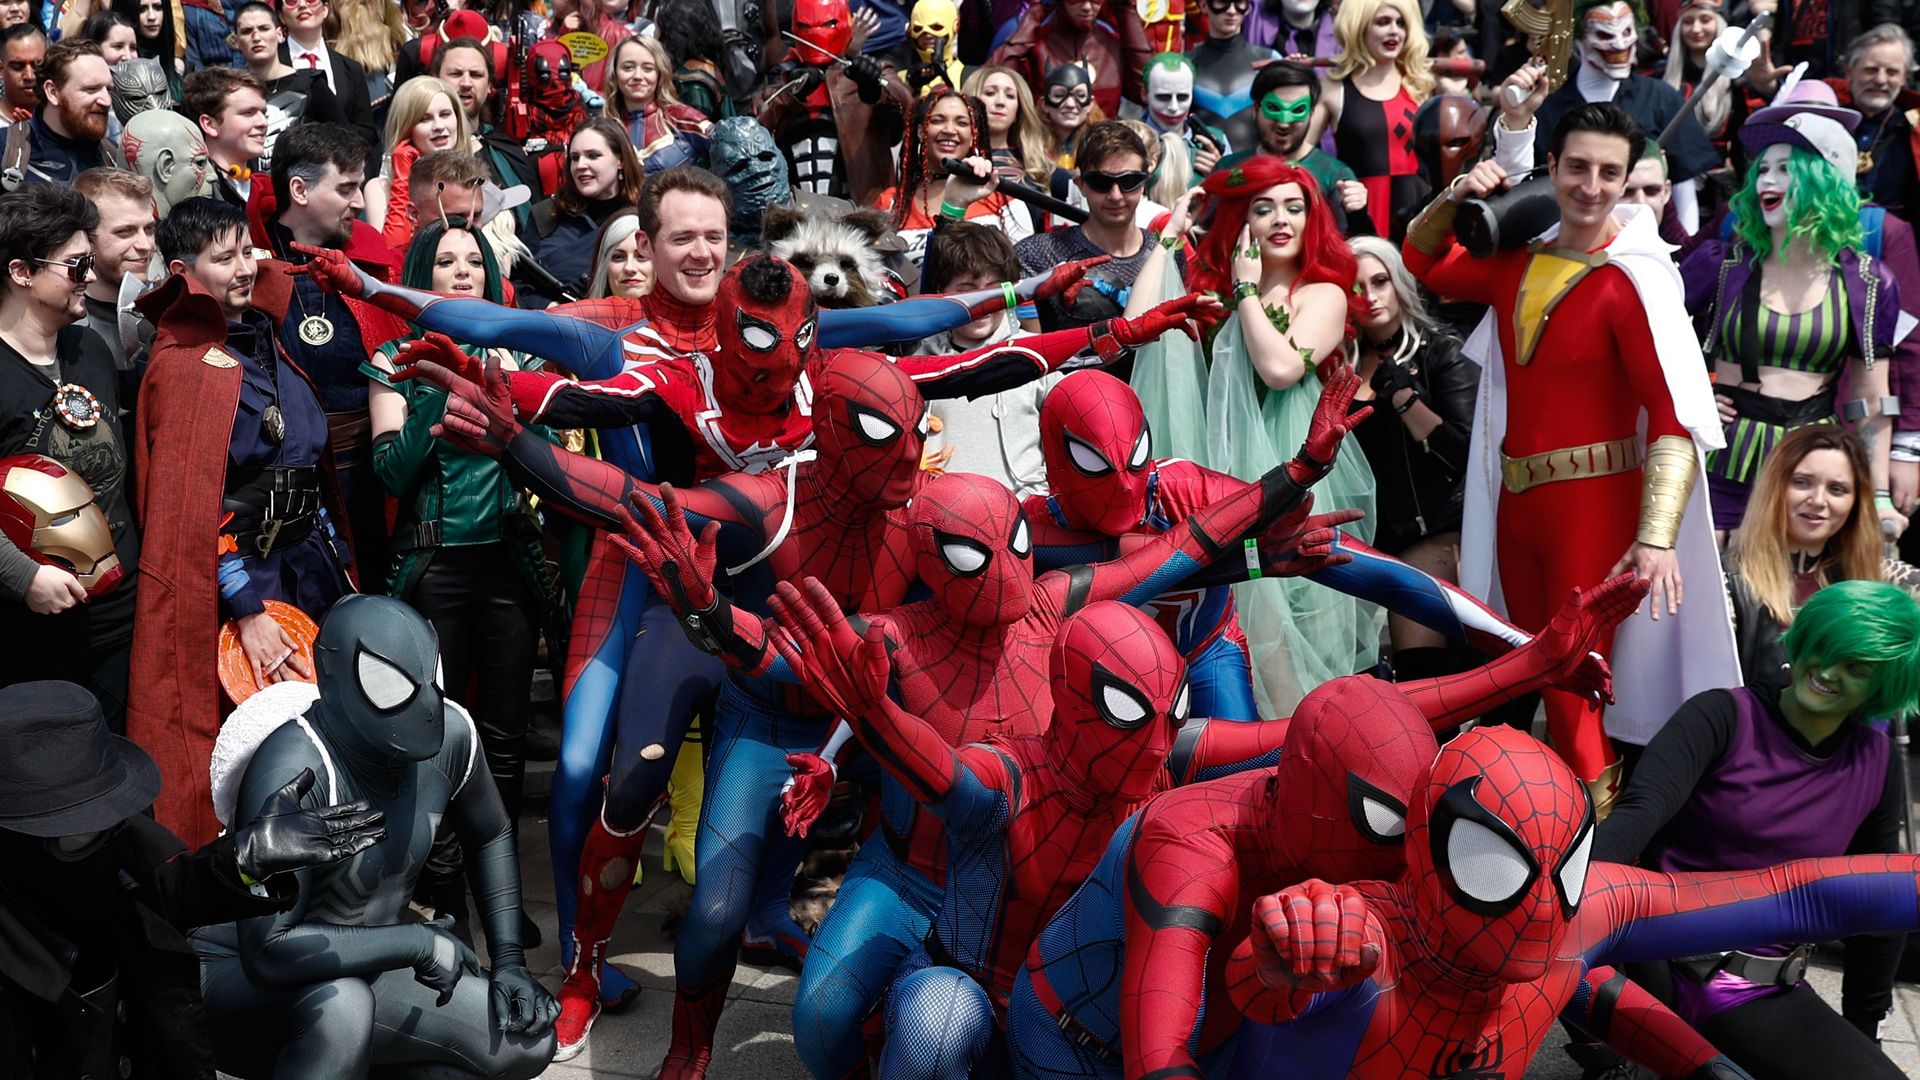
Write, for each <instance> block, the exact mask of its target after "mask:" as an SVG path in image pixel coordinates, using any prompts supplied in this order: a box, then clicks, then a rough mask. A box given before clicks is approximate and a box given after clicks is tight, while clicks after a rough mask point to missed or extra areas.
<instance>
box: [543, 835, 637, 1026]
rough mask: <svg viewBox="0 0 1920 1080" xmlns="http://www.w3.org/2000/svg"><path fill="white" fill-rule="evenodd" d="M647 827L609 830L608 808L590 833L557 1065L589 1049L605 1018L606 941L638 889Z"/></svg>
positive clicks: (584, 854)
mask: <svg viewBox="0 0 1920 1080" xmlns="http://www.w3.org/2000/svg"><path fill="white" fill-rule="evenodd" d="M646 839H647V827H646V825H645V824H644V823H643V824H641V825H640V827H638V828H636V829H634V830H633V831H632V832H630V833H618V832H615V831H613V829H612V828H610V827H609V826H608V825H607V816H606V808H605V806H604V805H603V806H602V807H601V811H600V816H599V817H597V818H596V819H595V820H594V823H593V828H592V829H590V830H588V832H587V842H586V844H585V846H583V847H582V848H581V851H580V899H579V901H578V907H576V908H575V910H574V916H573V964H572V966H571V967H569V968H568V969H567V979H566V981H565V982H564V983H562V984H561V985H560V1018H559V1019H558V1020H556V1021H554V1025H553V1030H554V1037H555V1042H556V1044H557V1047H556V1049H555V1051H554V1055H553V1059H554V1060H555V1061H566V1060H567V1059H568V1058H571V1057H573V1056H575V1055H577V1054H579V1053H580V1051H582V1050H584V1049H586V1046H587V1031H588V1029H590V1028H592V1027H593V1022H594V1020H595V1019H596V1018H598V1017H599V1015H600V965H601V964H602V963H603V962H605V960H606V953H607V940H608V939H609V938H611V937H613V924H614V923H615V922H616V921H617V920H618V919H619V918H620V906H621V905H622V904H624V903H626V901H627V893H628V892H629V891H631V890H632V889H633V868H634V865H635V864H636V863H637V862H638V861H639V859H640V848H641V846H642V845H643V844H644V843H645V842H646Z"/></svg>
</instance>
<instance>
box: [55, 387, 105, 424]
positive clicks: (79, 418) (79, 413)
mask: <svg viewBox="0 0 1920 1080" xmlns="http://www.w3.org/2000/svg"><path fill="white" fill-rule="evenodd" d="M53 412H54V415H56V416H58V417H59V418H60V422H61V423H62V424H65V425H66V426H67V427H69V428H72V429H73V430H75V431H85V430H87V429H88V428H90V427H92V426H93V425H95V424H97V423H99V422H100V413H101V408H100V399H99V398H97V397H94V396H93V391H91V390H89V389H87V388H86V387H84V386H81V385H80V384H79V383H61V384H60V385H59V386H58V387H56V388H55V389H54V391H53Z"/></svg>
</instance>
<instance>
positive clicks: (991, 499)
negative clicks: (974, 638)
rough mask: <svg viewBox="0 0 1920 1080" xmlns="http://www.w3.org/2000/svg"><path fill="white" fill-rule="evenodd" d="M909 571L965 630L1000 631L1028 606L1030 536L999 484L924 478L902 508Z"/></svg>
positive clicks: (948, 476) (955, 476) (962, 476)
mask: <svg viewBox="0 0 1920 1080" xmlns="http://www.w3.org/2000/svg"><path fill="white" fill-rule="evenodd" d="M907 521H908V524H909V527H910V528H911V530H912V532H911V536H912V537H913V559H914V569H915V570H917V571H918V572H919V574H920V580H921V581H923V582H926V584H927V587H928V588H930V589H932V590H933V595H934V597H935V598H936V599H938V600H939V601H940V606H941V607H942V608H944V609H946V612H947V614H949V615H951V616H952V617H953V618H954V619H956V620H957V621H959V622H960V623H961V624H962V625H965V626H1004V625H1006V624H1007V623H1010V622H1013V621H1015V620H1016V619H1019V618H1021V617H1023V616H1024V615H1026V613H1027V611H1028V609H1029V608H1031V607H1032V606H1033V559H1032V556H1033V538H1032V535H1031V534H1030V533H1029V532H1028V530H1027V519H1026V517H1025V515H1023V514H1021V513H1020V503H1019V501H1018V500H1016V499H1015V498H1014V495H1013V492H1011V491H1009V490H1007V487H1006V485H1005V484H1001V483H998V482H996V481H993V480H989V479H987V478H986V477H984V476H973V475H970V474H968V473H945V474H943V475H940V476H936V477H934V478H933V479H932V480H929V481H927V485H926V486H925V487H923V488H921V489H920V493H919V494H918V495H915V496H914V497H913V504H912V505H911V506H909V507H908V508H907Z"/></svg>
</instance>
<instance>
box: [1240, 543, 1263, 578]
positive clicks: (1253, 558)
mask: <svg viewBox="0 0 1920 1080" xmlns="http://www.w3.org/2000/svg"><path fill="white" fill-rule="evenodd" d="M1240 546H1241V547H1242V548H1244V549H1246V556H1247V580H1248V581H1258V580H1260V541H1258V540H1255V539H1254V538H1252V537H1248V538H1246V539H1245V540H1242V541H1240Z"/></svg>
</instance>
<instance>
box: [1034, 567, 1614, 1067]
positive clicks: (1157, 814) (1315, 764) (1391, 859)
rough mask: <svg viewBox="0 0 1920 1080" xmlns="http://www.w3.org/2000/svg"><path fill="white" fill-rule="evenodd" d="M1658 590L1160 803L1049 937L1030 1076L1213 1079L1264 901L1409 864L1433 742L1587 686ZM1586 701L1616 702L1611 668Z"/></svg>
mask: <svg viewBox="0 0 1920 1080" xmlns="http://www.w3.org/2000/svg"><path fill="white" fill-rule="evenodd" d="M1643 591H1644V590H1643V587H1642V586H1639V585H1638V584H1636V583H1634V582H1632V581H1631V580H1630V579H1628V578H1624V577H1622V578H1617V579H1615V580H1614V581H1612V582H1609V583H1608V584H1607V585H1604V586H1602V587H1601V588H1600V589H1598V590H1595V591H1593V592H1591V593H1581V594H1576V595H1575V596H1574V597H1573V599H1571V600H1569V601H1568V602H1567V604H1566V605H1565V606H1564V607H1563V608H1562V610H1561V611H1560V613H1559V614H1558V615H1557V616H1556V617H1555V619H1554V621H1553V624H1552V625H1551V626H1550V627H1548V629H1547V630H1546V631H1545V632H1543V633H1542V634H1541V635H1540V636H1539V637H1538V638H1536V639H1535V640H1534V641H1533V642H1532V643H1530V644H1528V645H1526V646H1523V647H1521V648H1519V649H1516V650H1514V651H1513V652H1510V653H1508V654H1507V655H1506V656H1504V657H1502V658H1500V659H1498V660H1495V661H1494V662H1492V663H1491V664H1489V665H1487V666H1486V667H1484V668H1480V669H1477V670H1475V671H1471V672H1466V673H1463V674H1460V675H1455V676H1448V677H1444V678H1439V679H1431V680H1423V681H1419V682H1408V683H1401V684H1398V685H1396V684H1392V683H1386V682H1382V681H1380V680H1377V679H1373V678H1370V677H1366V676H1351V677H1348V678H1343V679H1336V680H1334V681H1332V682H1329V683H1326V684H1324V685H1322V686H1320V687H1318V688H1316V689H1315V690H1314V691H1313V692H1312V693H1310V694H1308V695H1307V697H1306V699H1305V700H1304V701H1303V702H1302V703H1301V705H1300V708H1299V709H1298V710H1296V711H1295V713H1294V715H1293V717H1292V718H1291V720H1290V725H1291V727H1290V730H1289V731H1288V733H1287V738H1286V744H1285V748H1284V750H1283V752H1282V753H1281V755H1280V759H1279V764H1278V766H1277V767H1275V768H1272V769H1263V770H1260V771H1258V772H1241V773H1240V774H1239V775H1235V776H1227V777H1224V778H1220V779H1207V777H1206V776H1205V775H1204V774H1202V775H1201V776H1200V777H1199V778H1200V779H1203V780H1206V782H1204V783H1198V784H1194V785H1193V786H1191V787H1188V788H1185V789H1183V790H1181V791H1178V792H1173V793H1169V794H1165V795H1161V796H1159V797H1157V798H1156V799H1154V800H1153V802H1151V803H1150V804H1148V806H1147V807H1146V808H1145V809H1144V810H1143V811H1142V812H1141V813H1140V814H1139V815H1138V816H1136V817H1135V818H1134V819H1133V820H1132V821H1131V822H1129V823H1128V824H1127V825H1126V826H1124V827H1123V828H1122V829H1120V830H1119V832H1117V833H1116V834H1115V836H1114V839H1113V842H1112V843H1111V844H1110V845H1109V846H1108V848H1107V851H1106V854H1105V855H1104V856H1103V858H1102V859H1101V861H1100V865H1099V866H1098V867H1097V868H1096V869H1095V870H1094V872H1093V874H1092V876H1091V877H1090V878H1089V880H1088V881H1087V883H1086V885H1085V886H1084V887H1083V888H1081V890H1080V891H1079V892H1078V893H1076V894H1075V895H1074V897H1073V899H1072V900H1070V901H1069V902H1068V903H1067V904H1066V906H1065V907H1064V908H1062V909H1061V911H1060V912H1059V913H1058V914H1057V915H1056V916H1054V918H1053V920H1052V921H1051V922H1050V923H1048V925H1047V927H1046V929H1045V930H1043V931H1042V932H1041V933H1040V935H1039V936H1038V937H1037V938H1036V940H1035V942H1034V945H1033V948H1032V951H1031V952H1030V953H1029V955H1028V958H1027V962H1026V967H1025V968H1024V970H1023V971H1022V972H1021V974H1020V977H1019V979H1018V982H1017V984H1016V986H1015V988H1014V995H1013V1001H1012V1005H1011V1007H1010V1008H1009V1010H1008V1028H1009V1036H1010V1042H1011V1045H1012V1050H1013V1054H1014V1065H1015V1071H1016V1072H1017V1073H1018V1074H1019V1075H1022V1076H1034V1077H1056V1076H1086V1077H1118V1076H1120V1075H1121V1072H1122V1066H1123V1064H1124V1067H1125V1074H1126V1075H1128V1076H1144V1075H1155V1076H1158V1075H1167V1076H1196V1077H1197V1076H1199V1075H1200V1071H1199V1068H1200V1066H1199V1058H1200V1057H1204V1056H1205V1055H1207V1054H1209V1053H1211V1052H1212V1051H1214V1050H1216V1049H1217V1048H1218V1047H1220V1046H1221V1045H1222V1044H1223V1043H1224V1042H1225V1041H1226V1040H1227V1039H1228V1038H1229V1037H1230V1036H1231V1035H1232V1034H1233V1032H1234V1029H1235V1026H1236V1024H1237V1017H1236V1016H1235V1015H1234V1013H1233V1010H1232V1008H1231V1006H1230V1005H1228V1004H1227V1003H1226V1001H1225V999H1224V998H1222V997H1221V996H1220V988H1221V987H1222V986H1224V983H1223V982H1222V981H1221V973H1222V970H1223V968H1224V967H1225V964H1226V959H1227V956H1228V955H1229V954H1230V953H1231V952H1232V951H1233V948H1234V946H1235V945H1236V944H1237V943H1238V942H1239V941H1241V940H1242V939H1243V938H1244V937H1245V936H1246V933H1247V926H1248V924H1247V911H1248V908H1249V906H1250V903H1251V899H1252V897H1254V896H1257V895H1260V894H1262V893H1265V892H1270V891H1272V890H1273V889H1274V888H1275V887H1276V886H1275V885H1274V883H1275V882H1282V883H1286V884H1291V883H1294V882H1297V881H1299V880H1300V879H1302V878H1303V877H1307V876H1310V875H1313V874H1317V873H1321V872H1322V871H1331V872H1335V873H1345V874H1356V873H1380V872H1383V871H1386V870H1390V869H1392V868H1397V867H1398V866H1399V865H1400V860H1401V858H1402V854H1401V849H1400V840H1401V837H1402V835H1403V833H1404V831H1405V826H1404V818H1405V814H1406V806H1407V802H1408V800H1409V799H1410V798H1411V796H1412V793H1413V792H1414V791H1415V790H1416V783H1417V781H1418V780H1419V778H1420V775H1421V771H1422V770H1423V769H1424V768H1425V767H1426V765H1427V763H1428V762H1429V761H1431V760H1432V756H1433V753H1434V748H1435V742H1434V736H1433V731H1434V730H1436V729H1444V728H1447V727H1451V726H1453V725H1455V724H1458V723H1460V722H1462V721H1464V720H1466V719H1469V718H1472V717H1474V716H1477V715H1479V714H1480V713H1481V712H1483V711H1485V710H1486V709H1487V708H1489V707H1491V706H1493V705H1495V704H1498V703H1499V702H1502V701H1505V700H1508V699H1509V698H1511V697H1514V696H1517V695H1520V694H1525V693H1529V692H1531V691H1533V690H1536V689H1538V688H1540V687H1541V686H1544V685H1550V684H1553V683H1556V682H1560V681H1562V680H1568V679H1572V680H1574V681H1575V683H1576V684H1577V683H1578V681H1579V680H1582V679H1584V678H1586V673H1587V672H1589V671H1590V670H1591V669H1590V668H1589V667H1588V666H1587V664H1586V659H1585V658H1586V656H1587V652H1588V650H1589V649H1590V648H1591V647H1592V645H1593V643H1594V642H1595V641H1596V640H1597V639H1598V638H1599V636H1600V635H1601V634H1602V633H1604V632H1605V631H1606V630H1607V629H1608V628H1609V627H1611V626H1612V625H1613V624H1614V623H1616V622H1618V621H1619V620H1620V619H1621V618H1623V617H1624V616H1625V615H1626V614H1627V613H1628V612H1630V611H1632V610H1633V606H1634V604H1635V603H1637V602H1638V599H1639V597H1640V596H1641V595H1642V592H1643ZM1570 685H1571V684H1570ZM1582 688H1583V689H1590V690H1593V691H1596V692H1599V693H1602V694H1603V695H1604V693H1605V691H1606V689H1607V685H1606V678H1605V673H1604V669H1602V671H1601V681H1600V683H1599V684H1598V685H1592V686H1584V687H1582ZM1258 726H1260V727H1271V726H1273V725H1266V724H1263V725H1258ZM1178 759H1179V754H1178V752H1176V761H1178ZM1123 1055H1124V1060H1123ZM1196 1055H1197V1056H1196Z"/></svg>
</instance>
